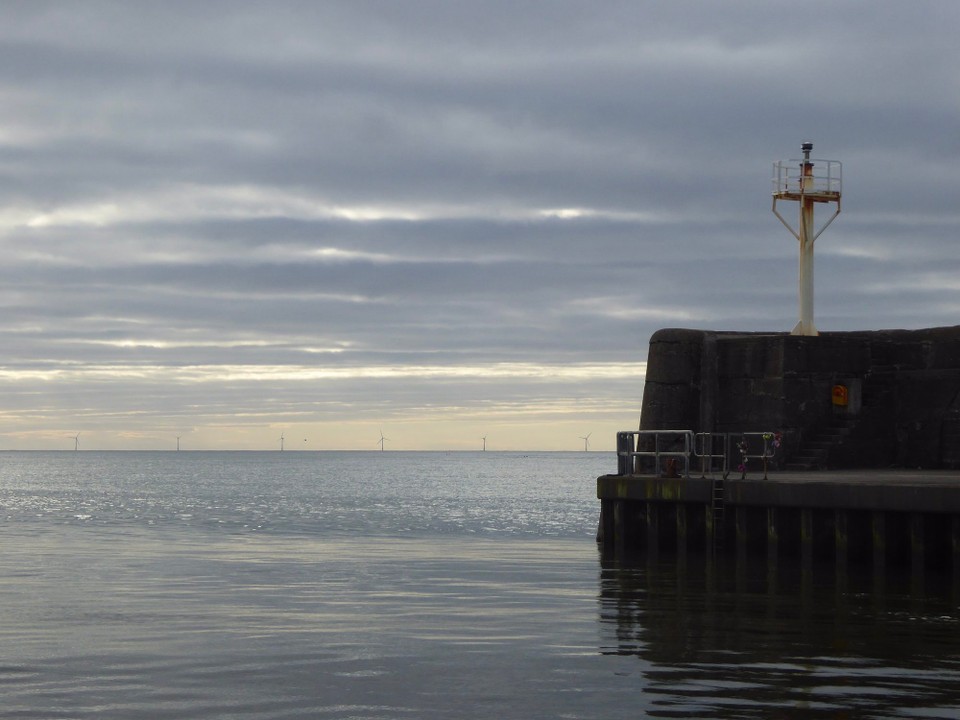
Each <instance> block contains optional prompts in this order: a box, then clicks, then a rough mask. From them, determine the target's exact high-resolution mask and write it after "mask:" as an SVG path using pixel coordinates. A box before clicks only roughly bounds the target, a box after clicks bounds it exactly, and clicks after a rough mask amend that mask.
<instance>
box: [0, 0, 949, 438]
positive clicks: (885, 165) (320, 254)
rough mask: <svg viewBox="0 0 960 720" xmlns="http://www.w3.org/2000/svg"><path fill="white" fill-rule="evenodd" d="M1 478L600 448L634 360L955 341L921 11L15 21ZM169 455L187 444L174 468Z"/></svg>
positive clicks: (6, 80) (374, 12)
mask: <svg viewBox="0 0 960 720" xmlns="http://www.w3.org/2000/svg"><path fill="white" fill-rule="evenodd" d="M4 15H5V17H4V22H3V23H2V24H0V100H2V102H0V178H2V182H0V248H2V252H3V258H4V261H3V263H2V264H0V337H2V339H3V342H2V348H3V350H2V352H0V433H2V441H0V447H8V448H38V447H63V448H65V449H71V448H72V447H73V439H72V438H73V435H75V434H76V433H77V432H81V433H83V435H82V436H81V437H82V438H83V439H84V441H85V444H84V447H104V448H133V447H168V446H173V443H174V440H173V438H174V437H175V436H176V435H182V436H183V440H184V441H183V444H184V446H185V447H193V448H201V447H237V448H252V449H259V448H272V447H274V446H275V445H276V443H275V440H276V438H278V437H279V436H280V434H281V433H282V432H287V433H288V434H291V435H292V434H296V435H297V436H298V437H299V435H301V434H302V435H303V436H304V437H305V438H306V442H305V443H302V440H303V439H302V438H301V439H300V440H298V442H299V443H301V445H298V447H300V446H303V447H306V448H309V449H324V448H337V447H348V448H354V447H355V448H367V447H369V448H374V447H376V445H377V441H378V439H379V431H380V429H381V428H382V429H383V431H384V434H386V435H387V436H389V437H391V438H392V440H391V443H390V444H389V445H388V447H389V446H390V445H392V446H393V447H394V448H395V449H413V448H437V449H442V448H458V447H465V448H473V447H475V446H476V447H479V446H480V441H479V439H478V438H479V437H480V436H483V435H487V436H488V437H489V441H488V447H490V448H496V449H505V448H529V449H535V448H544V449H577V448H578V447H582V440H581V438H582V436H583V435H586V434H587V433H588V432H592V433H594V435H593V436H592V439H591V443H592V445H591V447H595V448H602V447H612V445H613V432H614V431H615V430H616V429H623V428H629V427H632V426H634V425H635V424H636V418H637V415H638V413H639V406H640V392H641V388H642V379H643V378H642V374H643V361H644V360H645V357H646V343H647V340H648V338H649V336H650V334H651V333H652V332H653V331H655V330H656V329H657V328H659V327H664V326H687V327H702V328H713V329H742V330H775V331H783V330H789V329H790V328H791V327H792V326H793V324H794V323H795V321H796V304H797V300H796V241H795V240H793V239H792V238H791V237H790V235H789V234H788V233H787V232H786V230H785V229H784V228H783V227H782V226H781V225H780V223H779V222H778V221H777V220H776V218H775V217H774V216H773V215H772V214H771V213H770V182H769V180H770V168H771V164H772V162H773V161H775V160H778V159H782V158H789V157H796V156H798V154H799V144H800V142H801V141H803V140H808V139H810V140H813V141H814V142H815V150H814V155H815V156H817V157H826V158H830V159H836V160H841V161H842V162H843V164H844V205H843V213H842V215H841V216H840V218H839V219H838V220H837V222H836V223H835V224H834V225H832V226H831V228H830V229H829V230H828V231H827V232H826V233H825V234H824V235H823V237H822V238H821V239H820V240H818V241H817V266H816V268H817V269H816V273H817V277H816V287H817V290H816V314H817V325H818V326H819V327H820V328H821V329H822V330H846V329H860V328H865V329H869V328H880V327H924V326H934V325H952V324H956V323H957V322H958V317H960V313H958V309H960V294H958V290H960V287H958V286H960V281H958V280H957V279H956V278H957V277H960V273H958V269H960V268H958V266H960V263H958V259H957V258H958V253H957V250H956V247H957V244H956V241H957V230H958V228H960V209H958V204H957V201H956V198H957V191H956V187H957V186H958V184H960V183H958V182H957V180H958V178H957V175H958V170H957V167H958V160H960V158H958V154H960V134H958V133H957V128H958V127H960V122H958V121H960V117H958V116H960V101H958V98H960V87H958V86H960V78H958V75H957V73H956V68H957V67H958V66H960V48H958V46H957V43H956V41H955V37H954V36H953V35H954V30H955V28H956V27H957V26H958V22H960V5H957V4H956V3H953V2H948V1H944V2H919V3H911V4H909V5H905V4H903V3H894V2H876V3H869V4H867V3H859V2H850V3H840V4H837V3H827V2H810V3H805V4H803V5H802V6H800V5H797V4H796V3H779V2H765V3H756V2H726V3H722V4H720V3H713V2H677V3H652V2H651V3H637V2H623V3H617V2H612V3H604V4H603V5H602V6H595V5H594V6H591V5H588V4H585V3H572V2H571V3H566V2H543V3H522V4H517V3H506V2H502V3H501V2H485V3H475V4H466V5H465V4H462V3H445V2H412V3H365V2H343V3H335V2H333V3H293V2H281V3H271V4H269V5H264V4H262V3H237V2H229V3H228V2H223V3H218V2H208V3H176V2H173V3H159V4H158V3H113V2H104V3H95V2H94V3H84V4H75V3H42V2H39V3H38V2H31V3H13V4H8V5H7V6H6V7H5V9H4ZM188 440H189V442H187V441H188Z"/></svg>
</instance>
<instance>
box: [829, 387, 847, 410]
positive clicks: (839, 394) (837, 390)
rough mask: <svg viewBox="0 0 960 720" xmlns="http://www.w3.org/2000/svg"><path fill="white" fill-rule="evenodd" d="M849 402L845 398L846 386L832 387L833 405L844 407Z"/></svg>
mask: <svg viewBox="0 0 960 720" xmlns="http://www.w3.org/2000/svg"><path fill="white" fill-rule="evenodd" d="M848 402H849V400H848V396H847V386H846V385H834V386H833V404H834V405H840V406H841V407H846V406H847V403H848Z"/></svg>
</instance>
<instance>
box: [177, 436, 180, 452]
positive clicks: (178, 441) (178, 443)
mask: <svg viewBox="0 0 960 720" xmlns="http://www.w3.org/2000/svg"><path fill="white" fill-rule="evenodd" d="M177 452H180V436H179V435H177Z"/></svg>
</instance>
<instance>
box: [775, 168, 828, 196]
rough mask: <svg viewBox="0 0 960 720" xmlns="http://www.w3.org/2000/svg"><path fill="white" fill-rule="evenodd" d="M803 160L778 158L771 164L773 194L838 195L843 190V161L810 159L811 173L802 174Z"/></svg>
mask: <svg viewBox="0 0 960 720" xmlns="http://www.w3.org/2000/svg"><path fill="white" fill-rule="evenodd" d="M804 162H805V161H804V160H796V159H792V160H778V161H777V162H775V163H774V164H773V180H772V182H773V194H774V195H778V194H780V193H792V194H801V193H802V194H806V195H816V194H823V193H830V194H837V195H839V194H840V193H841V192H842V191H843V163H841V162H840V161H839V160H811V161H810V162H811V163H813V169H812V174H811V175H806V176H805V175H804V174H803V166H804Z"/></svg>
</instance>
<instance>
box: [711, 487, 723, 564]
mask: <svg viewBox="0 0 960 720" xmlns="http://www.w3.org/2000/svg"><path fill="white" fill-rule="evenodd" d="M711 500H712V502H711V504H710V512H711V513H712V514H713V523H712V526H713V550H714V552H716V551H718V550H722V549H723V535H724V533H723V522H724V503H723V476H722V475H717V476H715V477H714V478H713V496H712V498H711Z"/></svg>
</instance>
